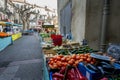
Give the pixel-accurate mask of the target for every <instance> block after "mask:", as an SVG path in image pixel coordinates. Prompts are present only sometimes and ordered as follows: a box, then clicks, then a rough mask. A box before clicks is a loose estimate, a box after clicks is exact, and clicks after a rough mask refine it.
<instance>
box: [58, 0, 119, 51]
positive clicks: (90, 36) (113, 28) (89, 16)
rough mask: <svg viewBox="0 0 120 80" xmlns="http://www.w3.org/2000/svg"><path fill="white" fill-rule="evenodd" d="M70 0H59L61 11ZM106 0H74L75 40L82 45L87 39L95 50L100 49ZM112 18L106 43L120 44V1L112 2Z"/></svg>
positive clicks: (72, 26) (112, 0)
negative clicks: (83, 40)
mask: <svg viewBox="0 0 120 80" xmlns="http://www.w3.org/2000/svg"><path fill="white" fill-rule="evenodd" d="M67 1H68V0H58V3H59V4H58V18H60V15H59V14H60V13H59V11H60V10H61V9H62V8H63V7H64V5H65V4H67ZM103 1H104V0H72V21H71V31H72V34H73V39H74V40H75V41H78V42H80V43H81V41H82V39H84V38H85V39H87V40H88V44H89V45H90V46H91V47H92V48H94V49H99V47H100V35H101V24H102V15H103V7H104V6H103V4H104V2H103ZM110 1H111V5H110V16H109V21H108V23H107V24H108V27H107V37H106V41H107V43H106V44H108V43H120V36H119V35H120V22H119V21H120V20H119V19H120V10H119V8H120V5H119V3H120V0H110Z"/></svg>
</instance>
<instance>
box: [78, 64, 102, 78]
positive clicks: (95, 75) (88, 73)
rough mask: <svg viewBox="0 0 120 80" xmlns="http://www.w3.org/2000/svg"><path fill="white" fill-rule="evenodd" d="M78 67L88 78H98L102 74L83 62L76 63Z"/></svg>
mask: <svg viewBox="0 0 120 80" xmlns="http://www.w3.org/2000/svg"><path fill="white" fill-rule="evenodd" d="M78 69H79V71H80V72H81V73H82V74H83V75H84V76H85V77H86V78H87V79H88V80H98V79H99V78H100V77H101V76H102V75H101V73H99V72H95V71H93V70H90V69H88V68H87V67H86V66H85V65H84V64H83V63H79V64H78Z"/></svg>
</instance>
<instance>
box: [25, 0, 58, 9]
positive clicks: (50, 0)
mask: <svg viewBox="0 0 120 80" xmlns="http://www.w3.org/2000/svg"><path fill="white" fill-rule="evenodd" d="M26 2H29V3H31V4H37V5H38V6H42V7H44V6H48V7H50V8H52V9H57V0H26Z"/></svg>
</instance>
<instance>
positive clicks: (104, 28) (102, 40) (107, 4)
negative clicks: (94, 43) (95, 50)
mask: <svg viewBox="0 0 120 80" xmlns="http://www.w3.org/2000/svg"><path fill="white" fill-rule="evenodd" d="M109 11H110V0H104V8H103V16H102V26H101V38H100V50H101V51H102V52H105V51H106V33H107V32H106V31H107V27H108V20H109Z"/></svg>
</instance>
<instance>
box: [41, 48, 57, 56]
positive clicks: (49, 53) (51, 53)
mask: <svg viewBox="0 0 120 80" xmlns="http://www.w3.org/2000/svg"><path fill="white" fill-rule="evenodd" d="M43 52H44V54H45V57H53V56H55V55H57V54H56V51H55V50H53V49H43Z"/></svg>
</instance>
